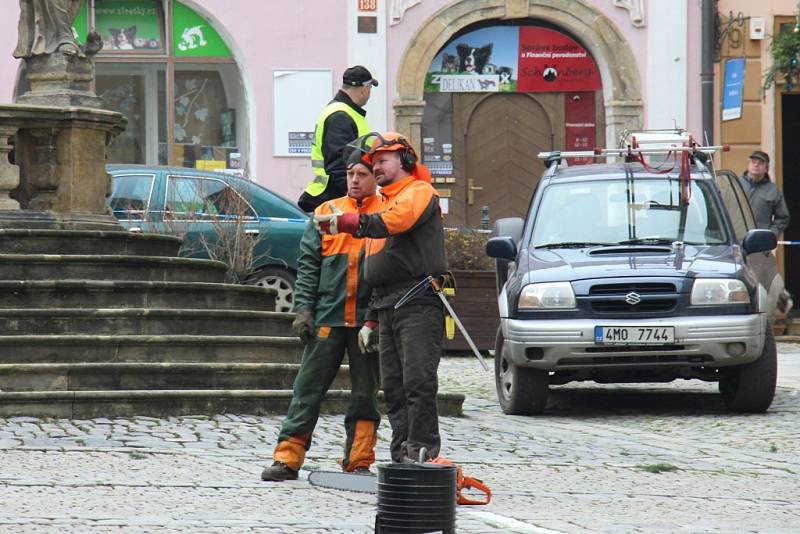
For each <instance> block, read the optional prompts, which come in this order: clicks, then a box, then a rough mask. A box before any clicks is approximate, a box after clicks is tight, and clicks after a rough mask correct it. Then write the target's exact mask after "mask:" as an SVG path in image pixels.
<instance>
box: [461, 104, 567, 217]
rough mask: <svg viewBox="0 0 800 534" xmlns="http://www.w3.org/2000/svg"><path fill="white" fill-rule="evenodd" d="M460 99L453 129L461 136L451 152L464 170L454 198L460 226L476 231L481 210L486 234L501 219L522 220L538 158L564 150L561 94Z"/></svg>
mask: <svg viewBox="0 0 800 534" xmlns="http://www.w3.org/2000/svg"><path fill="white" fill-rule="evenodd" d="M459 96H460V98H456V99H455V101H454V109H453V115H454V117H453V118H454V126H457V125H458V126H460V127H461V128H463V129H462V130H461V131H463V132H464V134H465V135H464V137H463V143H458V145H462V146H460V147H458V146H456V147H454V149H456V157H457V161H456V163H457V167H460V168H461V169H463V172H460V173H458V174H459V175H460V176H459V180H458V181H459V182H460V184H459V185H461V186H462V187H461V189H462V191H459V194H458V197H460V200H462V201H463V208H464V211H463V217H464V224H465V225H466V226H470V227H474V228H480V227H481V223H482V222H483V220H482V219H483V215H484V207H485V206H486V207H488V212H489V227H490V228H491V225H492V224H493V223H494V221H495V220H497V219H499V218H501V217H524V216H525V213H526V212H527V210H528V204H529V202H530V199H531V195H532V193H533V190H534V188H535V187H536V184H537V183H538V181H539V178H540V177H541V175H542V172H543V171H544V163H543V162H542V161H541V160H539V159H538V158H537V157H536V155H537V154H538V153H539V152H540V151H543V150H550V149H551V148H553V147H561V146H563V144H564V128H563V122H564V119H563V117H564V96H563V94H561V93H540V94H536V95H531V94H498V93H494V94H491V95H488V96H487V95H483V94H471V95H459ZM458 123H460V124H458ZM556 125H558V126H556ZM454 130H455V131H458V130H456V129H455V128H454ZM454 137H456V136H454ZM454 144H455V143H454ZM459 149H460V150H459ZM459 160H460V161H459ZM459 163H461V164H460V165H459ZM454 215H455V214H454Z"/></svg>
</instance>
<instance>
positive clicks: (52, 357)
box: [0, 229, 464, 418]
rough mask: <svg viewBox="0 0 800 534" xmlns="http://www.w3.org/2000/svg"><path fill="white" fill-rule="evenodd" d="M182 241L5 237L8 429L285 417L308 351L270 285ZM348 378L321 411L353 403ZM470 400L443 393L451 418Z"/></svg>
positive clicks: (66, 233)
mask: <svg viewBox="0 0 800 534" xmlns="http://www.w3.org/2000/svg"><path fill="white" fill-rule="evenodd" d="M179 246H180V240H179V239H178V238H175V237H171V236H164V235H156V234H134V233H128V232H122V231H120V232H113V231H112V232H109V231H77V230H46V229H40V230H31V229H25V230H17V229H0V417H7V416H15V415H30V416H37V417H47V416H52V417H66V418H87V417H99V416H103V417H110V416H132V415H150V416H161V417H163V416H170V415H186V414H214V413H225V412H228V413H249V414H264V413H282V412H285V410H286V408H287V407H288V404H289V401H290V400H291V396H292V391H291V387H292V382H293V380H294V377H295V375H296V374H297V370H298V368H299V357H300V354H301V353H302V345H301V344H300V341H299V340H298V339H297V338H295V337H294V336H293V334H292V332H291V321H292V319H293V314H289V313H278V312H275V311H272V310H273V309H274V299H273V293H272V292H271V291H270V290H268V289H264V288H262V287H255V286H239V285H229V284H223V283H222V281H223V276H224V272H225V266H224V265H223V264H222V263H219V262H215V261H210V260H199V259H188V258H179V257H177V254H178V248H179ZM348 385H349V377H348V369H347V366H343V367H342V370H341V372H340V373H339V376H338V377H337V379H336V381H335V383H334V385H333V386H332V390H331V391H330V392H329V394H328V396H327V397H326V403H325V405H324V406H323V410H324V411H325V412H327V413H343V412H344V410H346V407H347V403H348V400H349V391H348V390H347V388H348ZM463 399H464V397H463V395H455V394H440V398H439V405H440V410H441V413H442V414H443V415H460V414H461V404H462V402H463Z"/></svg>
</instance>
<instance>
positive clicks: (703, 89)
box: [700, 0, 717, 145]
mask: <svg viewBox="0 0 800 534" xmlns="http://www.w3.org/2000/svg"><path fill="white" fill-rule="evenodd" d="M716 4H717V1H716V0H702V12H701V21H702V23H701V28H702V47H701V54H702V58H701V67H700V94H701V95H702V106H703V137H702V142H703V143H706V142H707V143H708V144H712V145H713V144H714V46H715V41H716V35H715V31H714V20H715V18H716V16H717V9H716ZM706 139H707V140H708V141H706Z"/></svg>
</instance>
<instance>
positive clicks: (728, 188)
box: [487, 157, 788, 414]
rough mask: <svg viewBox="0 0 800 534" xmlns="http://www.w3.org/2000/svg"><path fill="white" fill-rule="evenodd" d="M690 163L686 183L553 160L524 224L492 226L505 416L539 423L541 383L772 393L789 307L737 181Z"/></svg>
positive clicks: (750, 401) (733, 401) (771, 238)
mask: <svg viewBox="0 0 800 534" xmlns="http://www.w3.org/2000/svg"><path fill="white" fill-rule="evenodd" d="M704 160H705V158H701V157H692V158H691V167H690V168H691V174H690V179H689V180H686V178H687V177H688V175H686V174H684V176H683V177H681V176H679V172H678V171H677V170H676V171H675V172H667V173H659V172H655V171H654V169H653V168H652V167H649V166H648V165H646V164H644V163H643V162H642V163H639V162H626V163H615V164H593V165H583V166H577V167H566V168H565V167H563V166H562V165H560V164H559V163H560V159H559V158H554V161H550V162H548V163H549V167H548V170H547V171H546V172H545V175H544V176H543V177H542V179H541V180H540V182H539V184H538V186H537V189H536V191H535V192H534V195H533V198H532V200H531V204H530V207H529V209H528V215H527V217H526V219H525V220H524V221H523V220H522V219H519V218H516V219H501V220H499V221H497V223H496V225H495V230H494V236H495V237H493V238H492V239H490V241H489V243H488V244H487V253H488V255H489V256H491V257H493V258H495V259H496V260H497V276H498V290H499V297H498V300H499V308H500V328H499V330H498V333H497V341H496V346H495V349H496V350H495V378H496V385H497V393H498V398H499V401H500V405H501V407H502V409H503V411H504V412H505V413H507V414H539V413H542V411H543V410H544V409H545V406H546V403H547V397H548V388H549V385H551V384H554V385H555V384H565V383H568V382H571V381H581V380H594V381H596V382H601V383H613V382H668V381H672V380H675V379H678V378H683V379H701V380H707V381H717V382H719V390H720V392H721V394H722V396H723V399H724V401H725V404H726V405H727V406H728V408H729V409H731V410H733V411H737V412H763V411H765V410H767V408H768V407H769V406H770V404H771V403H772V399H773V396H774V393H775V383H776V374H777V373H776V369H777V357H776V348H775V339H774V337H773V334H772V329H771V322H770V318H771V317H772V315H773V314H774V313H775V310H776V308H778V307H779V304H780V306H782V307H783V308H784V311H786V306H787V305H788V303H787V302H786V299H785V298H784V295H785V291H784V287H783V280H782V279H781V277H780V275H779V274H778V271H777V266H776V264H775V258H774V256H773V255H772V253H771V250H772V249H774V248H775V247H776V244H777V242H776V237H775V235H774V234H772V232H770V231H769V230H759V229H756V226H755V222H754V220H753V215H752V211H751V209H750V205H749V203H748V201H747V197H746V196H745V194H744V192H743V190H742V188H741V186H740V184H739V181H738V178H737V177H736V176H735V175H733V173H729V172H720V173H714V172H712V171H710V170H708V169H707V168H706V167H705V166H704V163H703V161H704Z"/></svg>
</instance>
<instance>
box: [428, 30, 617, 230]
mask: <svg viewBox="0 0 800 534" xmlns="http://www.w3.org/2000/svg"><path fill="white" fill-rule="evenodd" d="M602 90H603V86H602V80H601V78H600V75H599V71H598V68H597V64H596V62H595V61H594V58H593V57H592V56H591V54H590V53H589V52H588V51H587V50H586V48H585V47H584V46H583V45H582V43H580V42H578V41H577V40H576V39H575V38H574V37H573V36H571V35H568V34H567V33H565V32H564V31H562V30H560V29H559V28H555V27H553V26H552V25H549V24H547V23H545V22H543V21H541V20H538V19H522V20H514V21H507V22H505V23H497V22H495V21H488V22H483V23H479V24H475V25H472V26H469V27H467V28H465V29H463V30H462V31H461V32H459V33H458V34H457V35H456V36H455V37H454V38H453V39H452V40H450V41H449V42H448V43H447V44H446V45H445V46H443V47H442V48H441V49H440V50H439V52H438V53H437V54H436V56H435V57H434V59H433V61H432V62H431V64H430V66H429V68H428V72H427V76H426V81H425V93H424V98H425V102H426V108H425V113H424V115H423V125H422V130H423V144H422V147H421V152H422V158H423V161H424V162H425V163H426V164H427V165H428V166H429V167H430V169H431V172H432V174H433V182H434V184H435V185H436V186H437V188H438V190H439V194H440V197H441V198H443V199H447V200H446V201H445V202H444V203H443V207H444V211H445V213H446V214H447V220H446V222H447V224H448V225H449V226H458V227H460V226H468V227H473V228H476V227H477V228H487V229H488V228H490V227H491V225H492V223H493V222H494V221H495V220H497V219H498V218H501V217H524V216H525V213H526V212H527V208H528V203H529V200H530V198H531V196H532V193H533V190H534V188H535V186H536V183H537V182H538V179H539V177H540V176H541V173H542V172H543V171H544V164H543V162H542V161H540V160H539V159H538V157H537V155H538V154H539V153H540V152H542V151H549V150H581V149H583V150H590V149H592V148H594V147H597V146H604V145H605V132H604V129H603V127H604V123H605V113H604V110H603V108H602V107H599V108H598V107H597V106H596V105H595V103H596V102H597V101H602ZM570 163H571V164H576V163H583V162H581V161H575V160H573V161H570Z"/></svg>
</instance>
